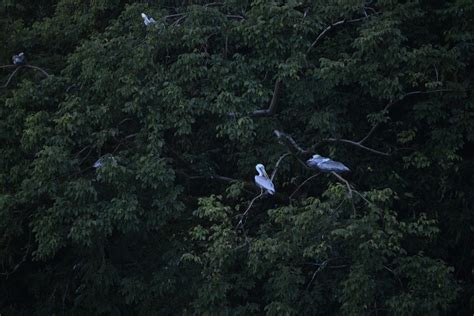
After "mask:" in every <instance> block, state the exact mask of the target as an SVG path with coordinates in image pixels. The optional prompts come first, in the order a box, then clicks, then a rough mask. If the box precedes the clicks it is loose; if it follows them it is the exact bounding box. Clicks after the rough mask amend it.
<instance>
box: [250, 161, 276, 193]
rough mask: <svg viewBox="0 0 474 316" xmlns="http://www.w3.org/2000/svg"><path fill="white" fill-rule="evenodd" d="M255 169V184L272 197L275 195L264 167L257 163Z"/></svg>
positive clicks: (273, 187)
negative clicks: (256, 174) (256, 173)
mask: <svg viewBox="0 0 474 316" xmlns="http://www.w3.org/2000/svg"><path fill="white" fill-rule="evenodd" d="M255 169H257V172H258V176H255V184H257V186H258V187H259V188H260V189H261V190H265V191H267V192H268V193H270V194H272V195H273V194H275V186H274V185H273V182H272V180H271V179H270V177H268V174H267V172H266V171H265V167H264V166H263V165H262V164H261V163H259V164H258V165H256V166H255Z"/></svg>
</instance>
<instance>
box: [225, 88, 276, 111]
mask: <svg viewBox="0 0 474 316" xmlns="http://www.w3.org/2000/svg"><path fill="white" fill-rule="evenodd" d="M280 91H281V80H279V79H277V80H276V81H275V86H274V88H273V96H272V100H271V101H270V104H269V106H268V109H264V110H255V111H253V112H251V113H250V116H252V117H262V116H271V115H273V114H274V113H275V111H276V108H277V105H278V99H279V97H280ZM227 115H228V116H230V117H236V116H237V114H236V113H235V112H230V113H228V114H227Z"/></svg>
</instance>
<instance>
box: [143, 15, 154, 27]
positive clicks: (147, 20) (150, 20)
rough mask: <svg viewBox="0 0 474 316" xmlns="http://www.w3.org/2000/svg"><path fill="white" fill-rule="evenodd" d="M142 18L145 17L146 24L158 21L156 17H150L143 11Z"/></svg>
mask: <svg viewBox="0 0 474 316" xmlns="http://www.w3.org/2000/svg"><path fill="white" fill-rule="evenodd" d="M142 18H143V23H145V25H146V26H148V25H150V24H154V23H156V21H155V19H154V18H152V17H151V16H150V17H148V16H147V15H146V14H145V13H142Z"/></svg>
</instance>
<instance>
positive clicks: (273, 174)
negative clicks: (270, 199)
mask: <svg viewBox="0 0 474 316" xmlns="http://www.w3.org/2000/svg"><path fill="white" fill-rule="evenodd" d="M289 155H290V153H286V154H283V155H281V156H280V158H279V159H278V161H277V163H276V164H275V168H273V172H272V175H271V177H270V180H271V181H273V179H274V178H275V175H276V173H277V171H278V168H279V167H280V163H281V162H282V161H283V159H285V158H286V157H288V156H289Z"/></svg>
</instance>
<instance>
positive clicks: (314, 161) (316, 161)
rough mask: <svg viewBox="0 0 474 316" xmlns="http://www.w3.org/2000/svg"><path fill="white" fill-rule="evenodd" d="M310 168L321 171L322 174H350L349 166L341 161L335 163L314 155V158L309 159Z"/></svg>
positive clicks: (307, 162)
mask: <svg viewBox="0 0 474 316" xmlns="http://www.w3.org/2000/svg"><path fill="white" fill-rule="evenodd" d="M306 164H307V165H308V167H310V168H313V169H319V170H321V171H322V172H336V173H341V172H348V171H350V169H349V168H347V166H345V165H344V164H343V163H341V162H339V161H334V160H331V159H329V158H326V157H322V156H320V155H314V156H313V158H311V159H308V160H307V161H306Z"/></svg>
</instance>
